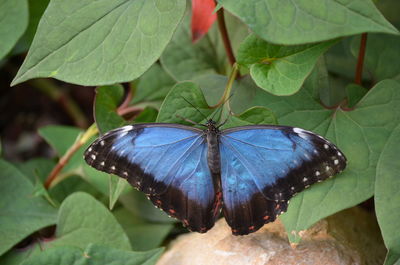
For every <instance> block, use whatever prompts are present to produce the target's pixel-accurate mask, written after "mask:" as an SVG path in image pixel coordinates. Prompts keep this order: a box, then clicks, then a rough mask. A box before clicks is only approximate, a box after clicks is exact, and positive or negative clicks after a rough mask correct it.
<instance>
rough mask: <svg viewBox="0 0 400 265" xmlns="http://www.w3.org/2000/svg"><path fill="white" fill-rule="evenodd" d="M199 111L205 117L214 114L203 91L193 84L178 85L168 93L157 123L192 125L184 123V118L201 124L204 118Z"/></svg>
mask: <svg viewBox="0 0 400 265" xmlns="http://www.w3.org/2000/svg"><path fill="white" fill-rule="evenodd" d="M189 102H190V103H189ZM193 106H194V107H196V108H197V110H196V108H194V107H193ZM199 111H200V112H201V113H203V115H205V116H208V115H210V114H211V113H212V112H213V111H212V109H210V108H209V106H208V105H207V102H206V100H205V98H204V96H203V93H202V92H201V89H200V88H199V87H198V85H196V84H195V83H193V82H182V83H178V84H177V85H176V86H174V88H172V90H171V91H170V92H169V93H168V95H167V97H166V98H165V100H164V102H163V104H162V105H161V108H160V112H159V113H158V117H157V122H168V123H184V124H190V123H188V122H185V121H183V120H182V118H185V119H190V120H192V121H194V122H201V121H202V120H204V116H203V115H201V114H200V113H199ZM190 125H192V124H190Z"/></svg>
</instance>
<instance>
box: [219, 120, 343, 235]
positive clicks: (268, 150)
mask: <svg viewBox="0 0 400 265" xmlns="http://www.w3.org/2000/svg"><path fill="white" fill-rule="evenodd" d="M220 152H221V183H222V193H223V201H224V208H223V211H224V215H225V218H226V220H227V222H228V224H229V225H230V226H231V228H232V232H233V234H237V235H244V234H248V233H250V232H254V231H256V230H258V229H259V228H260V227H261V226H263V225H264V223H268V222H272V221H274V220H275V219H276V217H277V215H279V214H281V213H283V212H284V211H286V209H287V204H288V200H289V199H290V198H291V197H292V196H293V195H295V194H296V193H298V192H300V191H302V190H304V189H305V188H307V187H308V186H309V185H311V184H313V183H315V182H319V181H322V180H324V179H327V178H329V177H331V176H333V175H335V174H337V173H338V172H340V171H342V170H343V169H344V168H345V167H346V158H345V156H344V155H343V153H342V152H341V151H340V150H338V149H337V147H336V146H335V145H334V144H332V143H330V142H329V141H328V140H326V139H324V138H322V137H321V136H318V135H316V134H314V133H312V132H309V131H305V130H302V129H299V128H293V127H286V126H267V125H264V126H243V127H236V128H232V129H228V130H225V131H223V132H222V134H221V136H220Z"/></svg>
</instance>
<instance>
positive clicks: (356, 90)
mask: <svg viewBox="0 0 400 265" xmlns="http://www.w3.org/2000/svg"><path fill="white" fill-rule="evenodd" d="M346 93H347V99H348V107H349V108H352V107H354V106H355V105H356V104H357V103H358V102H359V101H360V100H361V99H362V98H363V97H364V96H365V94H367V93H368V90H367V89H366V88H364V87H362V86H359V85H356V84H349V85H348V86H347V87H346Z"/></svg>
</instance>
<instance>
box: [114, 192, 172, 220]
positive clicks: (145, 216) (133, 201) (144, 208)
mask: <svg viewBox="0 0 400 265" xmlns="http://www.w3.org/2000/svg"><path fill="white" fill-rule="evenodd" d="M120 201H121V203H122V204H123V205H124V206H125V208H126V209H128V210H129V211H131V212H132V213H133V215H134V216H137V217H140V218H141V219H142V220H146V221H150V222H155V223H174V222H176V220H175V219H173V218H170V217H169V216H168V215H167V214H166V213H165V212H163V211H161V210H160V209H157V208H156V207H154V205H153V204H152V203H151V202H150V200H148V199H147V197H146V195H145V194H144V193H143V192H140V191H137V190H131V191H130V192H129V193H127V194H124V195H122V196H121V197H120Z"/></svg>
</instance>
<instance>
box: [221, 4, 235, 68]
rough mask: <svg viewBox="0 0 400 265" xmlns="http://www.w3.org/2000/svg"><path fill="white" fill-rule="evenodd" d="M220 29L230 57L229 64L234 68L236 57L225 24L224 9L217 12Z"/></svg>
mask: <svg viewBox="0 0 400 265" xmlns="http://www.w3.org/2000/svg"><path fill="white" fill-rule="evenodd" d="M217 20H218V28H219V32H220V33H221V37H222V41H223V43H224V47H225V51H226V55H227V56H228V60H229V63H230V64H231V65H232V66H233V65H234V64H235V63H236V59H235V55H234V54H233V50H232V45H231V42H230V40H229V35H228V30H227V29H226V24H225V15H224V9H223V8H220V9H219V10H218V12H217Z"/></svg>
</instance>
